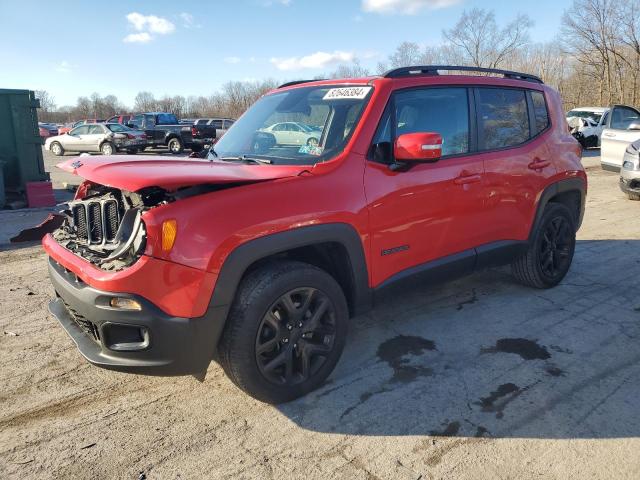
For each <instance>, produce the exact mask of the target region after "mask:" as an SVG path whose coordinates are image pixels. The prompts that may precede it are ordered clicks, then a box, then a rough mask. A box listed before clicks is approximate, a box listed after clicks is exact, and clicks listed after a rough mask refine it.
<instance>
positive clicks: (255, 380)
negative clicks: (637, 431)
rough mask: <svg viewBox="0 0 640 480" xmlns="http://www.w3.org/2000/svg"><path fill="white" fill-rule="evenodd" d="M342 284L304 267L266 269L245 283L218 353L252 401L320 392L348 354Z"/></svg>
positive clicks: (280, 264)
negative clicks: (344, 350)
mask: <svg viewBox="0 0 640 480" xmlns="http://www.w3.org/2000/svg"><path fill="white" fill-rule="evenodd" d="M348 318H349V312H348V308H347V302H346V300H345V296H344V293H343V292H342V289H341V288H340V285H339V284H338V283H337V282H336V281H335V280H334V279H333V277H331V275H329V274H328V273H326V272H325V271H324V270H321V269H319V268H317V267H315V266H313V265H309V264H306V263H301V262H293V261H283V262H277V263H276V262H274V263H269V264H266V265H264V266H263V267H261V268H258V269H256V270H254V271H253V272H251V273H249V274H248V275H247V276H246V277H245V279H244V280H243V281H242V283H241V285H240V287H239V289H238V293H237V296H236V298H235V300H234V303H233V305H232V307H231V311H230V313H229V318H228V320H227V324H226V326H225V332H224V335H223V337H222V339H221V341H220V345H219V347H218V352H219V359H220V363H221V364H222V367H223V368H224V370H225V372H226V373H227V375H228V376H229V378H230V379H231V380H232V381H233V382H234V383H235V384H236V385H237V386H238V387H240V388H241V389H242V390H244V391H245V392H247V393H248V394H249V395H251V396H252V397H254V398H256V399H258V400H260V401H263V402H267V403H282V402H288V401H290V400H293V399H295V398H298V397H301V396H302V395H305V394H306V393H308V392H310V391H312V390H314V389H316V388H318V387H319V386H320V385H322V383H323V382H324V380H325V379H326V378H327V377H328V376H329V374H330V373H331V372H332V371H333V369H334V367H335V366H336V364H337V362H338V359H339V358H340V355H341V353H342V350H343V348H344V343H345V338H346V334H347V322H348Z"/></svg>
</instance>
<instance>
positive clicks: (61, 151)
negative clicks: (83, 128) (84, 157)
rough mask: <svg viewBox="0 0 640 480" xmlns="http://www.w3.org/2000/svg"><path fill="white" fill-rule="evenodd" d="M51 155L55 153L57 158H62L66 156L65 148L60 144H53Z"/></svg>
mask: <svg viewBox="0 0 640 480" xmlns="http://www.w3.org/2000/svg"><path fill="white" fill-rule="evenodd" d="M51 153H53V154H54V155H55V156H56V157H61V156H62V155H64V148H62V145H60V144H59V143H58V142H53V143H52V144H51Z"/></svg>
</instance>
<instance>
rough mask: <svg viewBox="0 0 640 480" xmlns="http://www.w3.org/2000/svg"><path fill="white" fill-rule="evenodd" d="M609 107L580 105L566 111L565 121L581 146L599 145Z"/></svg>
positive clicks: (607, 117)
mask: <svg viewBox="0 0 640 480" xmlns="http://www.w3.org/2000/svg"><path fill="white" fill-rule="evenodd" d="M608 119H609V109H608V108H604V107H580V108H574V109H573V110H571V111H569V112H567V123H568V124H569V129H570V130H571V134H572V135H573V136H574V137H575V138H576V140H578V141H579V142H580V145H582V148H592V147H599V146H600V143H601V138H602V131H603V130H604V127H605V125H606V124H607V120H608Z"/></svg>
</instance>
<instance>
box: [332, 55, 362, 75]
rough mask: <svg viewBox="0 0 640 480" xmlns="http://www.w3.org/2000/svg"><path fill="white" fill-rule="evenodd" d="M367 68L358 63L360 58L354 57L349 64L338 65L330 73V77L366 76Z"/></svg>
mask: <svg viewBox="0 0 640 480" xmlns="http://www.w3.org/2000/svg"><path fill="white" fill-rule="evenodd" d="M368 76H369V70H368V69H367V68H365V67H363V66H362V65H361V64H360V60H358V59H357V58H355V59H354V60H353V62H352V63H351V64H349V65H339V66H338V68H336V69H335V70H334V71H333V72H332V73H331V75H329V77H330V78H358V77H368Z"/></svg>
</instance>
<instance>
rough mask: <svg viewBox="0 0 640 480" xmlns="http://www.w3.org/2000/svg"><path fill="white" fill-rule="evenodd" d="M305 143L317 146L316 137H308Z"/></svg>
mask: <svg viewBox="0 0 640 480" xmlns="http://www.w3.org/2000/svg"><path fill="white" fill-rule="evenodd" d="M307 145H309V146H310V147H317V146H318V139H317V138H316V137H310V138H309V139H308V140H307Z"/></svg>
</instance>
